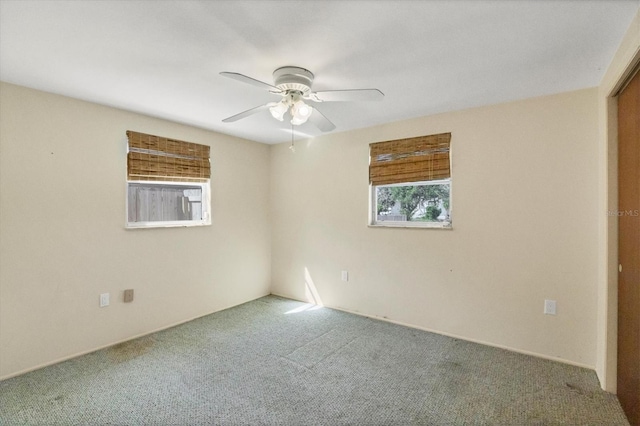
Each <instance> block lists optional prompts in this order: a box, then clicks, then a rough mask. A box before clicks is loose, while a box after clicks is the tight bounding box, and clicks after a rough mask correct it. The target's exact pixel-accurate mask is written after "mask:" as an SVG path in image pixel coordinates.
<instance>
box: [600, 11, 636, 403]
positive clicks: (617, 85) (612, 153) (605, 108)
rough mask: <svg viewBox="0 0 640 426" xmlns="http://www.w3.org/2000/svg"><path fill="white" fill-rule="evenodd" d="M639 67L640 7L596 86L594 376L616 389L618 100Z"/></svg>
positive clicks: (611, 388)
mask: <svg viewBox="0 0 640 426" xmlns="http://www.w3.org/2000/svg"><path fill="white" fill-rule="evenodd" d="M638 66H640V9H638V11H637V12H636V15H635V18H634V19H633V21H632V23H631V25H630V27H629V30H628V31H627V33H626V34H625V36H624V38H623V40H622V42H621V43H620V47H619V48H618V51H617V52H616V54H615V56H614V58H613V60H612V62H611V64H610V65H609V67H608V69H607V71H606V72H605V75H604V77H603V79H602V81H601V83H600V86H599V87H598V115H599V124H600V126H599V127H600V129H601V130H600V138H599V139H600V158H599V167H598V173H599V182H600V183H599V186H598V197H599V205H600V207H601V211H600V216H599V219H598V229H599V232H598V234H599V247H598V289H597V295H598V306H597V318H598V319H597V336H596V341H597V347H596V352H597V353H596V374H597V375H598V378H599V380H600V385H601V387H602V388H603V389H604V390H606V391H609V392H612V393H616V391H617V356H618V221H617V216H615V215H609V214H608V212H611V211H615V210H616V209H617V208H618V118H617V117H618V98H617V95H618V93H619V92H620V91H621V89H622V88H623V87H624V85H625V84H626V82H627V81H628V80H629V78H630V77H631V76H632V75H633V72H634V71H635V69H636V67H638Z"/></svg>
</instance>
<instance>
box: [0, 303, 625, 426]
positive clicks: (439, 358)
mask: <svg viewBox="0 0 640 426" xmlns="http://www.w3.org/2000/svg"><path fill="white" fill-rule="evenodd" d="M301 306H303V304H302V303H300V302H296V301H292V300H288V299H283V298H279V297H275V296H268V297H264V298H261V299H258V300H255V301H252V302H249V303H246V304H243V305H240V306H237V307H235V308H232V309H228V310H225V311H222V312H218V313H215V314H212V315H209V316H206V317H203V318H201V319H198V320H195V321H191V322H189V323H187V324H184V325H181V326H178V327H174V328H172V329H169V330H165V331H162V332H159V333H156V334H153V335H151V336H148V337H144V338H140V339H137V340H134V341H131V342H127V343H124V344H120V345H116V346H114V347H111V348H109V349H105V350H101V351H97V352H94V353H91V354H89V355H85V356H82V357H79V358H76V359H73V360H70V361H66V362H63V363H60V364H57V365H54V366H51V367H47V368H44V369H41V370H38V371H34V372H32V373H28V374H25V375H22V376H20V377H16V378H12V379H8V380H5V381H3V382H1V383H0V424H2V425H14V424H15V425H18V424H46V425H137V424H148V425H414V424H415V425H459V424H460V425H461V424H469V425H626V424H628V423H627V421H626V419H625V417H624V414H623V413H622V411H621V409H620V405H619V403H618V401H617V399H616V397H615V396H613V395H611V394H608V393H606V392H604V391H602V390H601V389H600V387H599V385H598V381H597V378H596V376H595V373H594V372H593V371H590V370H586V369H582V368H577V367H572V366H568V365H564V364H560V363H556V362H552V361H546V360H542V359H538V358H534V357H530V356H526V355H521V354H516V353H513V352H509V351H505V350H501V349H496V348H491V347H487V346H482V345H478V344H474V343H469V342H465V341H462V340H457V339H452V338H449V337H444V336H440V335H437V334H432V333H427V332H423V331H419V330H415V329H411V328H406V327H401V326H397V325H394V324H389V323H386V322H382V321H376V320H372V319H369V318H364V317H359V316H356V315H351V314H347V313H344V312H340V311H335V310H331V309H327V308H319V309H313V310H305V311H301V312H297V313H289V314H285V313H286V312H289V311H291V310H295V309H296V308H300V307H301Z"/></svg>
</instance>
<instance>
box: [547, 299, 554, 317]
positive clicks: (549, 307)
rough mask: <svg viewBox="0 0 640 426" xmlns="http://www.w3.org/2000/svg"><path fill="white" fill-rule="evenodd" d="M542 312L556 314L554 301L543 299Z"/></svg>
mask: <svg viewBox="0 0 640 426" xmlns="http://www.w3.org/2000/svg"><path fill="white" fill-rule="evenodd" d="M544 313H545V314H546V315H555V314H556V301H555V300H549V299H545V301H544Z"/></svg>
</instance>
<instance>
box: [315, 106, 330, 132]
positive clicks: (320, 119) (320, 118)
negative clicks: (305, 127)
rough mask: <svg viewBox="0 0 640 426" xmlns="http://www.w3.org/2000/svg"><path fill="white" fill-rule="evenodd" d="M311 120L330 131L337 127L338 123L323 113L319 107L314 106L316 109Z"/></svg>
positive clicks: (324, 130)
mask: <svg viewBox="0 0 640 426" xmlns="http://www.w3.org/2000/svg"><path fill="white" fill-rule="evenodd" d="M309 121H310V122H312V123H313V124H314V125H315V126H316V127H317V128H318V129H320V130H322V131H323V132H330V131H332V130H333V129H335V128H336V125H335V124H333V123H332V122H331V121H329V119H328V118H327V117H325V116H324V115H322V113H321V112H320V111H318V108H314V111H313V112H312V113H311V115H310V116H309Z"/></svg>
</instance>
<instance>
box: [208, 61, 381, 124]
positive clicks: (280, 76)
mask: <svg viewBox="0 0 640 426" xmlns="http://www.w3.org/2000/svg"><path fill="white" fill-rule="evenodd" d="M220 75H223V76H225V77H229V78H232V79H234V80H238V81H242V82H244V83H247V84H251V85H252V86H256V87H260V88H262V89H266V90H267V91H269V93H273V94H274V95H280V96H281V97H282V99H281V100H280V101H279V102H269V103H267V104H265V105H260V106H257V107H255V108H251V109H248V110H246V111H243V112H241V113H239V114H236V115H232V116H231V117H228V118H225V119H224V120H222V121H223V122H225V123H231V122H234V121H238V120H240V119H242V118H245V117H248V116H250V115H253V114H256V113H258V112H262V111H264V110H267V109H268V110H269V111H270V112H271V115H272V116H273V117H274V118H275V119H276V120H279V121H283V120H284V116H285V114H286V113H287V111H288V112H289V113H290V114H291V124H292V125H300V124H304V123H306V122H307V120H308V121H310V122H311V123H313V124H314V125H315V126H316V127H318V129H320V130H321V131H323V132H330V131H331V130H333V129H335V128H336V126H335V124H333V123H332V122H331V121H329V119H328V118H327V117H325V116H324V115H322V113H321V112H320V111H318V110H317V109H316V108H312V107H311V106H309V105H307V104H306V103H305V102H304V101H312V102H346V101H379V100H382V99H383V98H384V94H383V93H382V92H381V91H380V90H378V89H350V90H324V91H318V92H312V91H311V85H312V84H313V73H312V72H311V71H309V70H307V69H304V68H300V67H294V66H286V67H281V68H278V69H277V70H275V71H274V72H273V81H274V84H273V85H271V84H268V83H265V82H263V81H260V80H256V79H255V78H251V77H248V76H246V75H244V74H239V73H236V72H221V73H220Z"/></svg>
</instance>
